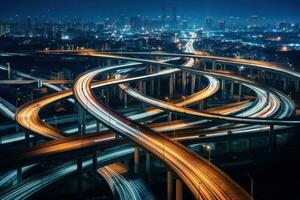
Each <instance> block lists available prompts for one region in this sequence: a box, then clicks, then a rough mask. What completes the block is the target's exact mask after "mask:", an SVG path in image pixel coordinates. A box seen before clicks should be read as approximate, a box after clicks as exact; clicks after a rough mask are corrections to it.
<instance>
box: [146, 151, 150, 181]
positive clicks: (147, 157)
mask: <svg viewBox="0 0 300 200" xmlns="http://www.w3.org/2000/svg"><path fill="white" fill-rule="evenodd" d="M146 173H147V179H148V181H150V180H151V155H150V153H148V152H147V153H146Z"/></svg>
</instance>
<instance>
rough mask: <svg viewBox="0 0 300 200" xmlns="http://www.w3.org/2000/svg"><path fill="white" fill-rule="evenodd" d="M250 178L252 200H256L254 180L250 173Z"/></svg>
mask: <svg viewBox="0 0 300 200" xmlns="http://www.w3.org/2000/svg"><path fill="white" fill-rule="evenodd" d="M248 176H249V178H250V184H251V188H250V190H251V192H250V200H252V199H254V198H253V192H254V180H253V178H252V177H251V175H250V173H249V174H248Z"/></svg>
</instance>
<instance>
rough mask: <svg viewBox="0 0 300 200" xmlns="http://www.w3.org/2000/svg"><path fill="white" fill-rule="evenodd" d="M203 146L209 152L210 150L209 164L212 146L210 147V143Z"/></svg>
mask: <svg viewBox="0 0 300 200" xmlns="http://www.w3.org/2000/svg"><path fill="white" fill-rule="evenodd" d="M203 147H204V148H205V149H206V150H207V152H208V161H209V164H210V163H211V162H210V152H211V147H210V145H208V144H205V145H203Z"/></svg>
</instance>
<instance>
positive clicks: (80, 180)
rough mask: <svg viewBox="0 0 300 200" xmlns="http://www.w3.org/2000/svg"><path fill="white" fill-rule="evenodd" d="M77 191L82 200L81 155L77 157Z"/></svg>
mask: <svg viewBox="0 0 300 200" xmlns="http://www.w3.org/2000/svg"><path fill="white" fill-rule="evenodd" d="M77 191H78V193H79V196H80V199H81V197H82V157H81V155H80V154H79V155H78V157H77Z"/></svg>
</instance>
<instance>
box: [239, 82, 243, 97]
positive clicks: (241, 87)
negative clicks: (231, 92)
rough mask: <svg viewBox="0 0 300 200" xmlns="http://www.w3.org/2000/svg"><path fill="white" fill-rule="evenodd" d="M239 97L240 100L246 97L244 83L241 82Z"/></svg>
mask: <svg viewBox="0 0 300 200" xmlns="http://www.w3.org/2000/svg"><path fill="white" fill-rule="evenodd" d="M239 98H240V101H241V100H243V98H244V90H243V84H241V83H239Z"/></svg>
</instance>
